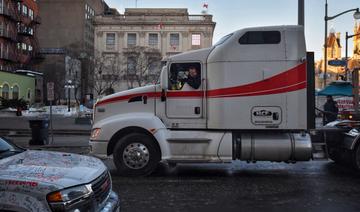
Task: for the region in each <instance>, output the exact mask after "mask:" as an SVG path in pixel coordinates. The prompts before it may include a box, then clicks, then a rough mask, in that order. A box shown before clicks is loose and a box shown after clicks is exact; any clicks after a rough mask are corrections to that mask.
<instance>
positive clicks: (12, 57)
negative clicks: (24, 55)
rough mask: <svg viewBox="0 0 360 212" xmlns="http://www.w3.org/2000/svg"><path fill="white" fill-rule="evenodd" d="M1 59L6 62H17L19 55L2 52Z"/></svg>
mask: <svg viewBox="0 0 360 212" xmlns="http://www.w3.org/2000/svg"><path fill="white" fill-rule="evenodd" d="M0 60H5V61H6V62H12V63H15V62H17V57H16V54H14V53H5V52H0Z"/></svg>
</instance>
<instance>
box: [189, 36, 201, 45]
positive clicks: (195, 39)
mask: <svg viewBox="0 0 360 212" xmlns="http://www.w3.org/2000/svg"><path fill="white" fill-rule="evenodd" d="M191 45H193V46H200V45H201V35H200V34H192V35H191Z"/></svg>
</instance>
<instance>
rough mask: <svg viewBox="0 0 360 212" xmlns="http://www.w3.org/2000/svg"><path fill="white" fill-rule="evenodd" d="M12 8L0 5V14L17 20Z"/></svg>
mask: <svg viewBox="0 0 360 212" xmlns="http://www.w3.org/2000/svg"><path fill="white" fill-rule="evenodd" d="M14 8H15V7H14ZM14 8H12V9H11V8H7V7H2V8H1V7H0V16H4V17H6V18H8V19H10V20H13V21H18V17H17V14H16V10H15V9H14Z"/></svg>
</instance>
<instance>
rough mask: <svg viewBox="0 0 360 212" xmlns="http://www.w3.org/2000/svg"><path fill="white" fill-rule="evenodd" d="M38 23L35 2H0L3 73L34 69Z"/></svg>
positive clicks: (0, 42) (0, 58) (0, 63)
mask: <svg viewBox="0 0 360 212" xmlns="http://www.w3.org/2000/svg"><path fill="white" fill-rule="evenodd" d="M39 23H40V18H39V16H38V7H37V3H36V1H35V0H22V1H15V0H0V70H3V71H15V70H16V69H18V68H22V69H24V68H26V69H32V68H33V64H34V62H35V61H34V58H35V57H36V56H37V50H38V42H37V39H36V35H35V33H36V30H37V26H38V24H39Z"/></svg>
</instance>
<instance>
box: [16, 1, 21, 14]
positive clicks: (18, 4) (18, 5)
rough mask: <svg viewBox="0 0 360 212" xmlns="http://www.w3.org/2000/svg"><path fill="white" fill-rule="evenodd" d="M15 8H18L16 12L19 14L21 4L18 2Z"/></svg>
mask: <svg viewBox="0 0 360 212" xmlns="http://www.w3.org/2000/svg"><path fill="white" fill-rule="evenodd" d="M17 7H18V12H19V13H21V3H20V2H18V3H17Z"/></svg>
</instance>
